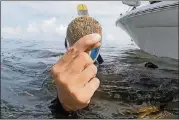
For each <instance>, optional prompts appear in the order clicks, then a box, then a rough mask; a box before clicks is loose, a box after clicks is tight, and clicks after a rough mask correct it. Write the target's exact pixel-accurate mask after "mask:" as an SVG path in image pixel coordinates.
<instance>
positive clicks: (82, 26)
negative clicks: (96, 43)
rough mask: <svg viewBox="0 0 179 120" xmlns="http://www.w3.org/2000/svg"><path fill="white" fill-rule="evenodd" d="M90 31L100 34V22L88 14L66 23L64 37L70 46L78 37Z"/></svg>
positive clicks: (90, 32)
mask: <svg viewBox="0 0 179 120" xmlns="http://www.w3.org/2000/svg"><path fill="white" fill-rule="evenodd" d="M92 33H98V34H100V35H101V36H102V27H101V25H100V23H99V22H98V21H97V20H95V19H94V18H92V17H90V16H80V17H77V18H75V19H74V20H73V21H72V22H71V23H70V24H69V25H68V28H67V34H66V38H67V40H68V42H69V45H70V46H72V45H73V44H74V43H75V42H76V41H78V40H79V39H80V38H82V37H84V36H85V35H89V34H92Z"/></svg>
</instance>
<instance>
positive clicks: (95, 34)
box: [92, 33, 101, 41]
mask: <svg viewBox="0 0 179 120" xmlns="http://www.w3.org/2000/svg"><path fill="white" fill-rule="evenodd" d="M100 39H101V35H99V34H97V33H94V34H92V40H94V41H99V40H100Z"/></svg>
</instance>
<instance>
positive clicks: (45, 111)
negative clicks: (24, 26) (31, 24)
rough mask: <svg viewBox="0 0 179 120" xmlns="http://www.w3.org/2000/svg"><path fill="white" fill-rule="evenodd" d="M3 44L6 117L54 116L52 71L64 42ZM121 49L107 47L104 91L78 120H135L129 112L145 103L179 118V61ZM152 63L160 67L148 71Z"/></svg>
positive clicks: (3, 109)
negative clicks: (102, 119) (107, 119)
mask: <svg viewBox="0 0 179 120" xmlns="http://www.w3.org/2000/svg"><path fill="white" fill-rule="evenodd" d="M1 44H2V52H1V63H2V64H1V115H2V118H54V116H53V115H52V113H51V111H50V109H49V105H50V104H51V101H52V100H53V99H54V98H55V97H56V91H55V89H54V87H53V84H52V83H51V77H50V73H49V69H50V67H51V66H52V65H53V64H54V63H55V62H56V60H58V59H59V57H60V56H62V55H63V53H64V50H65V49H64V47H63V46H61V45H62V44H63V43H60V42H59V41H57V42H56V43H54V42H50V41H46V42H41V41H16V40H4V41H2V43H1ZM119 45H120V44H119ZM117 46H118V45H115V44H111V45H103V48H102V50H101V54H102V57H103V58H104V61H105V62H104V64H102V65H101V66H99V68H98V75H97V76H98V78H99V79H100V81H101V85H100V88H99V89H98V91H97V92H96V93H95V95H94V96H93V99H92V101H91V104H90V105H89V107H88V108H86V109H84V110H81V111H79V112H78V113H77V116H78V118H135V117H136V114H133V113H132V112H128V111H130V110H134V109H136V108H138V107H140V106H143V105H156V106H160V105H164V106H165V107H164V111H167V112H170V113H171V114H174V115H177V114H178V112H179V109H178V95H179V92H178V85H179V81H178V61H177V60H174V59H169V58H158V57H155V56H151V55H149V54H147V53H144V52H142V51H140V50H138V49H136V48H135V46H133V45H125V46H120V47H117ZM149 61H150V62H153V63H155V64H156V65H158V67H159V68H158V69H149V68H148V69H147V68H145V67H144V64H145V63H146V62H149ZM61 117H62V118H65V115H63V114H62V115H61ZM74 117H75V116H74ZM66 118H67V117H66ZM72 118H73V116H72Z"/></svg>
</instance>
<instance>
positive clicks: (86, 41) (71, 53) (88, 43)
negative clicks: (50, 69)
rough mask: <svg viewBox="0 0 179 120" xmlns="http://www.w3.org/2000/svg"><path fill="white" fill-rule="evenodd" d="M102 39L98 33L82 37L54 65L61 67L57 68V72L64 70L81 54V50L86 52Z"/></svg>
mask: <svg viewBox="0 0 179 120" xmlns="http://www.w3.org/2000/svg"><path fill="white" fill-rule="evenodd" d="M100 40H101V36H100V35H99V34H96V33H94V34H89V35H86V36H84V37H82V38H80V39H79V40H78V41H77V42H76V43H75V44H74V45H73V46H72V47H71V48H69V50H68V51H67V52H66V53H65V54H64V56H63V57H62V58H61V59H60V60H59V61H58V62H57V63H56V64H55V65H54V67H60V68H59V69H56V72H58V71H59V72H60V71H63V69H65V68H66V67H67V66H68V65H69V64H70V63H71V62H72V61H73V60H74V59H75V58H76V57H77V56H78V55H79V53H80V52H84V51H86V50H87V49H88V48H90V47H92V46H95V44H97V43H98V42H99V41H100ZM57 70H58V71H57Z"/></svg>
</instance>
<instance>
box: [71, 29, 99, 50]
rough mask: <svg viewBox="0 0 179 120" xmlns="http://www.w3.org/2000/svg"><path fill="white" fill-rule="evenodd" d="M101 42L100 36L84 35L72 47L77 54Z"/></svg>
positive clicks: (94, 34)
mask: <svg viewBox="0 0 179 120" xmlns="http://www.w3.org/2000/svg"><path fill="white" fill-rule="evenodd" d="M100 40H101V36H100V35H99V34H97V33H93V34H89V35H86V36H84V37H82V38H80V39H79V40H78V41H77V42H76V43H75V44H74V45H73V46H72V47H73V48H74V49H77V50H78V52H84V51H86V50H87V49H89V48H92V47H93V46H95V45H96V44H97V43H98V42H99V41H100Z"/></svg>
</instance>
